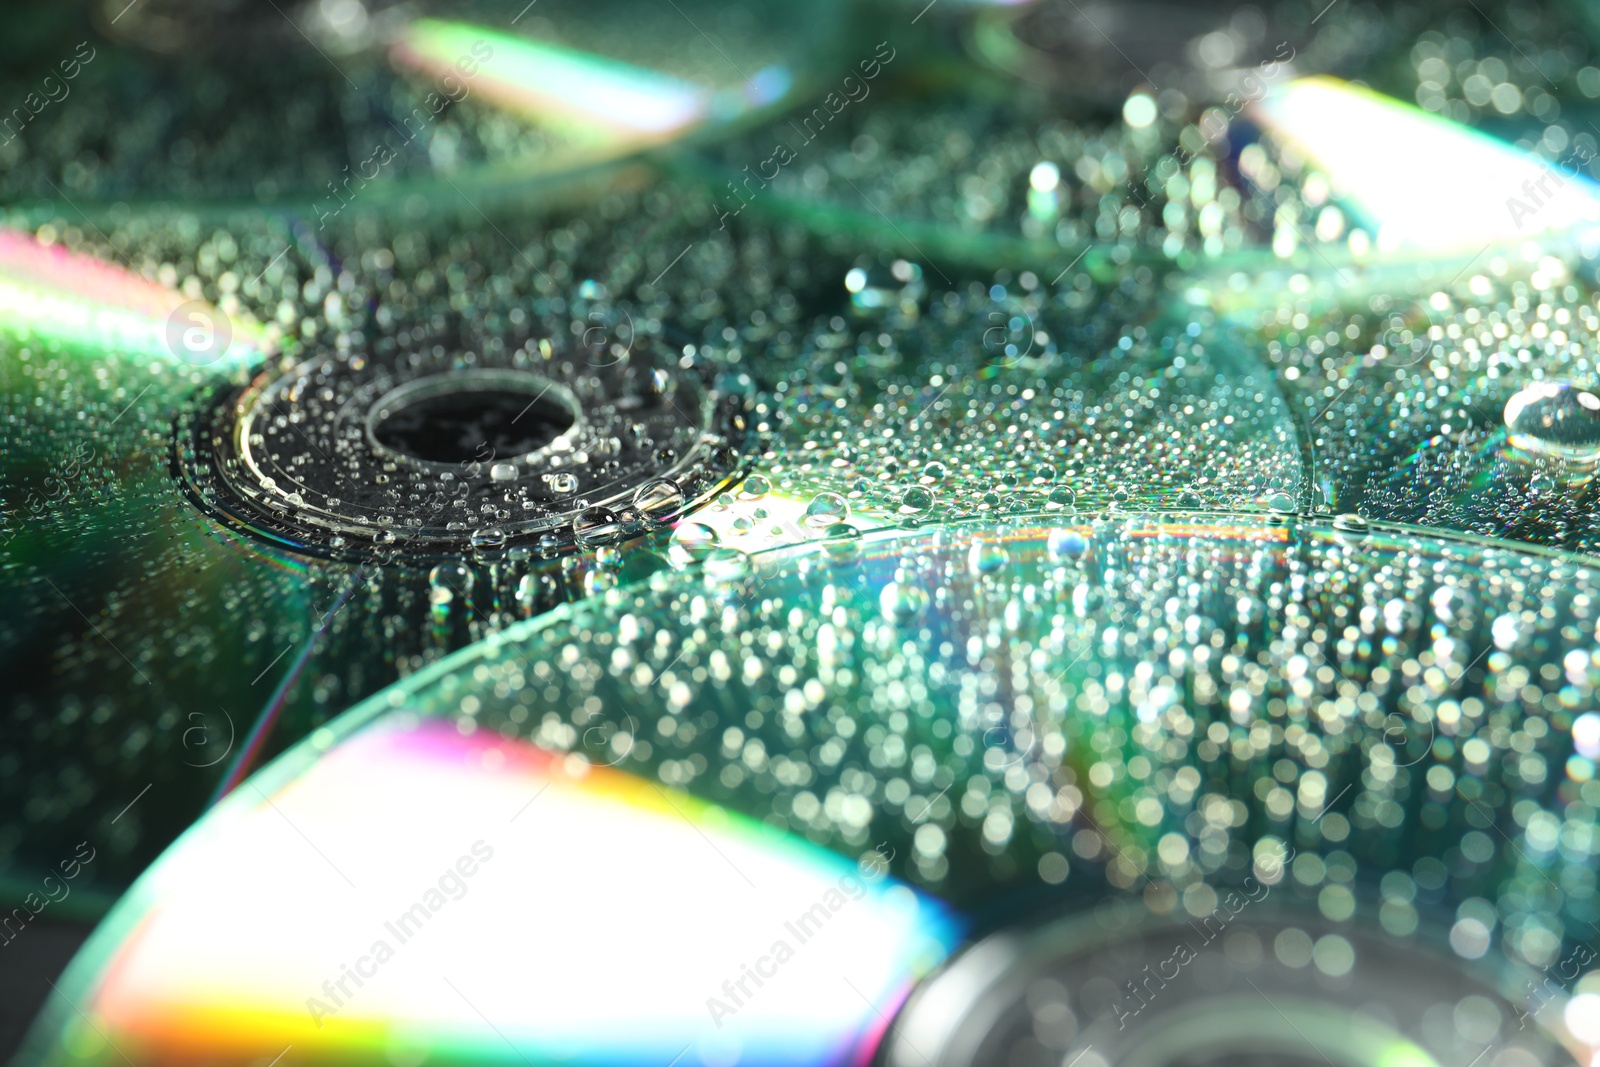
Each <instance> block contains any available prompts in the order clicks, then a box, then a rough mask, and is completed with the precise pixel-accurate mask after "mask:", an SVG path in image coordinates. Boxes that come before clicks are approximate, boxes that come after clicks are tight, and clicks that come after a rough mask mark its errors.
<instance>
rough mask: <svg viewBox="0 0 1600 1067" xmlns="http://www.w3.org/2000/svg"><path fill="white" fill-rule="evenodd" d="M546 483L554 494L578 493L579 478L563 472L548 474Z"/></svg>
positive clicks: (545, 478)
mask: <svg viewBox="0 0 1600 1067" xmlns="http://www.w3.org/2000/svg"><path fill="white" fill-rule="evenodd" d="M543 477H544V483H545V484H546V485H548V486H549V487H550V491H551V492H552V493H576V492H577V491H578V476H577V475H576V474H569V473H567V472H566V471H561V472H559V473H556V474H546V475H544V476H543Z"/></svg>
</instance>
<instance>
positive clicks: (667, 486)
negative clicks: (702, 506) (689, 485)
mask: <svg viewBox="0 0 1600 1067" xmlns="http://www.w3.org/2000/svg"><path fill="white" fill-rule="evenodd" d="M683 504H684V495H683V490H682V489H680V488H678V483H677V482H674V481H673V480H672V479H670V478H657V479H656V480H655V481H652V482H646V483H645V484H643V485H641V486H640V487H639V489H638V491H637V492H635V493H634V494H633V506H634V507H635V508H637V509H638V511H639V515H640V516H641V517H642V518H643V519H644V521H645V522H647V523H650V524H652V525H657V526H664V525H666V524H667V523H669V522H671V521H672V520H673V519H675V518H677V517H678V515H679V514H680V513H681V512H682V511H683Z"/></svg>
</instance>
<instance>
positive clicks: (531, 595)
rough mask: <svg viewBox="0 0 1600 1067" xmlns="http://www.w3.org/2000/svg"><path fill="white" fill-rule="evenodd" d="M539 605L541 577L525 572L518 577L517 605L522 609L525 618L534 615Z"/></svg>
mask: <svg viewBox="0 0 1600 1067" xmlns="http://www.w3.org/2000/svg"><path fill="white" fill-rule="evenodd" d="M538 605H539V578H538V576H537V575H534V574H524V575H523V576H522V577H521V578H519V579H517V607H519V608H521V609H522V617H523V618H524V619H526V618H529V617H530V616H532V615H534V614H535V613H536V611H537V609H538Z"/></svg>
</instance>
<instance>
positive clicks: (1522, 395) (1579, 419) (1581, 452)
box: [1505, 381, 1600, 464]
mask: <svg viewBox="0 0 1600 1067" xmlns="http://www.w3.org/2000/svg"><path fill="white" fill-rule="evenodd" d="M1505 420H1506V429H1507V430H1508V431H1509V434H1510V442H1511V445H1512V446H1513V447H1514V448H1519V449H1521V450H1523V451H1524V452H1531V453H1534V454H1535V455H1542V456H1554V457H1555V458H1557V459H1563V460H1567V461H1568V462H1571V463H1584V464H1589V463H1595V462H1600V396H1596V395H1595V394H1594V393H1591V392H1589V391H1588V390H1586V389H1580V388H1579V387H1578V386H1576V385H1574V384H1572V383H1571V382H1566V381H1547V382H1534V383H1533V384H1532V385H1529V386H1528V387H1526V388H1525V389H1523V390H1521V391H1520V392H1518V393H1517V394H1516V395H1515V396H1513V397H1512V398H1511V399H1510V400H1508V401H1506V411H1505Z"/></svg>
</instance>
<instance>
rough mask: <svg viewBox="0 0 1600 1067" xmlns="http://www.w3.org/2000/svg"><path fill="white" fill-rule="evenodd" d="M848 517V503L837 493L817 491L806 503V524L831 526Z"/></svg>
mask: <svg viewBox="0 0 1600 1067" xmlns="http://www.w3.org/2000/svg"><path fill="white" fill-rule="evenodd" d="M849 517H850V505H849V504H847V503H845V499H844V497H842V496H840V495H839V494H838V493H818V494H817V495H816V496H814V497H812V498H811V503H810V504H808V505H806V516H805V518H806V525H807V526H832V525H833V524H834V523H836V522H843V521H844V520H845V519H847V518H849Z"/></svg>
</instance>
